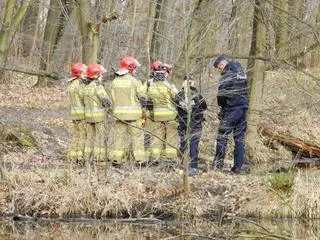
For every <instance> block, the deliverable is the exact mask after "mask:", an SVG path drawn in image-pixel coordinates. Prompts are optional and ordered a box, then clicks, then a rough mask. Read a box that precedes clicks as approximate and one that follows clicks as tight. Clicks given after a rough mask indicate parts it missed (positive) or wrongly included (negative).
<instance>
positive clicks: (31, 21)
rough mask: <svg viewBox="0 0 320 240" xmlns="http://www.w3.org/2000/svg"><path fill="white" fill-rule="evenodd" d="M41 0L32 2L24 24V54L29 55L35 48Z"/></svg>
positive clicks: (24, 55)
mask: <svg viewBox="0 0 320 240" xmlns="http://www.w3.org/2000/svg"><path fill="white" fill-rule="evenodd" d="M39 5H40V0H35V1H33V2H32V3H31V4H30V7H29V8H28V11H27V12H26V16H25V17H24V20H23V24H22V32H23V35H24V38H23V42H22V56H23V57H28V56H29V55H30V54H31V53H32V51H33V49H34V48H35V46H34V45H35V40H36V39H38V37H39V36H38V29H39V23H40V6H39Z"/></svg>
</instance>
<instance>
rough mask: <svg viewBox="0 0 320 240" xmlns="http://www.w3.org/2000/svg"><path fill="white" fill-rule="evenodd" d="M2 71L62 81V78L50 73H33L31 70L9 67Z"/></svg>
mask: <svg viewBox="0 0 320 240" xmlns="http://www.w3.org/2000/svg"><path fill="white" fill-rule="evenodd" d="M2 69H3V70H5V71H11V72H18V73H24V74H28V75H33V76H39V77H47V78H52V79H54V80H59V79H61V76H58V75H56V74H53V73H48V72H33V71H29V70H20V69H15V68H7V67H4V68H2Z"/></svg>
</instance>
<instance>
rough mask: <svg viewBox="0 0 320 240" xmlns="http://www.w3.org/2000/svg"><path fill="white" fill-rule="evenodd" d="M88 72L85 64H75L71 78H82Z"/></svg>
mask: <svg viewBox="0 0 320 240" xmlns="http://www.w3.org/2000/svg"><path fill="white" fill-rule="evenodd" d="M86 70H87V66H86V65H85V64H83V63H75V64H73V65H72V67H71V77H74V78H76V77H81V76H82V74H83V73H84V72H85V71H86Z"/></svg>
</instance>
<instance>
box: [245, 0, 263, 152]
mask: <svg viewBox="0 0 320 240" xmlns="http://www.w3.org/2000/svg"><path fill="white" fill-rule="evenodd" d="M263 11H264V3H263V1H261V0H255V9H254V15H253V17H254V19H253V27H252V40H251V49H250V55H251V56H263V55H264V52H265V44H264V43H265V39H266V28H265V20H264V13H263ZM264 67H265V63H264V61H263V60H260V59H251V60H249V63H248V69H249V74H248V77H249V80H250V105H249V111H248V131H247V136H246V142H247V146H248V150H249V152H248V154H249V156H250V158H254V152H255V148H256V146H257V144H256V143H257V139H259V137H258V126H259V122H260V113H261V112H260V109H261V101H262V90H263V78H264V71H265V70H264Z"/></svg>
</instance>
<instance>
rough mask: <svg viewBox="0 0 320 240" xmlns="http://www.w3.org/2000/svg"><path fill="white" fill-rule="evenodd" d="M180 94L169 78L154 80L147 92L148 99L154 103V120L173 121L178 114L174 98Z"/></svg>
mask: <svg viewBox="0 0 320 240" xmlns="http://www.w3.org/2000/svg"><path fill="white" fill-rule="evenodd" d="M177 94H178V90H177V88H176V87H175V86H174V85H173V84H171V83H169V82H168V81H167V80H164V81H155V82H153V83H152V84H151V85H150V86H149V88H148V92H147V96H148V100H150V101H151V102H152V103H153V114H152V115H153V120H154V121H171V120H174V119H175V118H176V116H177V112H176V108H175V105H174V102H173V101H172V99H173V98H174V97H175V96H176V95H177Z"/></svg>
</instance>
